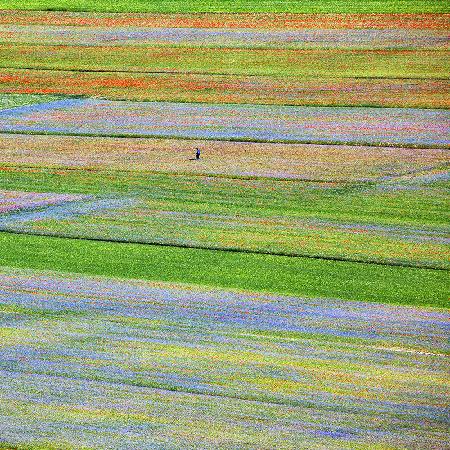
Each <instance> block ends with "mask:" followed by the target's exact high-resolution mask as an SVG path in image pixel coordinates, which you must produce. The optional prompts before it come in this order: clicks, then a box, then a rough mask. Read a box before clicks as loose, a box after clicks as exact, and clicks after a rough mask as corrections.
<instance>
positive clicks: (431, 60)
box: [0, 43, 449, 79]
mask: <svg viewBox="0 0 450 450" xmlns="http://www.w3.org/2000/svg"><path fill="white" fill-rule="evenodd" d="M132 49H133V50H132V51H131V47H129V46H128V47H88V46H84V47H73V46H60V45H53V46H50V45H47V46H42V45H25V44H24V45H14V44H6V43H2V44H0V65H1V66H5V67H9V68H13V67H16V68H25V67H34V68H36V69H43V68H47V69H64V70H66V69H85V70H86V69H87V70H95V71H99V70H107V71H114V70H123V71H127V70H128V71H136V72H147V71H148V72H154V73H158V72H162V73H177V72H180V73H182V72H184V73H195V74H202V73H209V74H214V75H259V76H286V77H293V76H295V77H311V76H321V77H331V76H333V77H385V78H401V77H412V78H424V79H427V78H448V67H449V63H448V57H447V55H448V52H447V51H445V50H408V51H407V50H387V51H378V50H367V51H356V50H336V49H333V50H284V49H274V50H260V49H251V50H248V49H226V48H223V49H217V48H215V49H208V48H190V47H187V48H184V47H183V48H179V47H167V48H151V47H133V48H132Z"/></svg>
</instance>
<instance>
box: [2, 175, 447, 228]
mask: <svg viewBox="0 0 450 450" xmlns="http://www.w3.org/2000/svg"><path fill="white" fill-rule="evenodd" d="M321 186H322V185H321V184H320V183H305V182H302V181H275V180H270V179H268V180H244V179H243V180H234V179H233V180H230V179H226V178H220V177H202V176H189V175H180V176H177V175H168V174H147V173H140V174H133V173H130V172H115V171H104V172H91V171H85V170H80V171H78V170H64V169H45V168H43V169H41V168H32V169H26V168H23V169H13V170H0V189H5V190H18V191H35V192H57V193H71V194H102V195H109V194H112V195H116V194H117V195H126V196H133V197H134V196H137V197H139V198H142V199H145V201H146V202H147V204H148V205H149V206H151V207H152V208H154V209H155V210H166V211H180V212H183V211H186V212H191V213H205V214H229V215H239V216H242V217H245V216H252V217H262V218H264V217H284V218H286V219H294V218H296V219H299V218H317V219H323V220H335V221H347V222H352V223H357V222H360V223H375V224H384V225H405V226H406V225H410V226H421V227H429V228H438V229H447V224H448V220H449V213H448V183H445V182H439V183H435V184H430V185H424V186H421V187H420V189H412V190H408V189H398V190H382V189H378V188H377V186H376V184H374V183H353V184H337V185H336V186H334V187H328V188H326V187H325V188H323V187H321Z"/></svg>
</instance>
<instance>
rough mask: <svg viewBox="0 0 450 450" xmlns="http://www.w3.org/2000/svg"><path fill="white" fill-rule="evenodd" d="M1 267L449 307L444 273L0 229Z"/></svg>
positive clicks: (445, 273)
mask: <svg viewBox="0 0 450 450" xmlns="http://www.w3.org/2000/svg"><path fill="white" fill-rule="evenodd" d="M0 247H1V248H2V252H1V255H0V265H2V266H8V267H17V268H29V269H35V270H54V271H64V272H71V273H83V274H89V275H104V276H110V277H118V278H136V279H144V280H153V281H167V282H176V283H191V284H197V285H205V286H213V287H214V286H216V287H221V288H234V289H239V290H247V291H261V292H273V293H279V294H290V295H297V296H308V297H323V298H341V299H344V300H361V301H377V302H385V303H394V304H403V305H416V306H435V307H448V306H449V305H448V300H447V292H448V273H447V272H443V271H433V270H427V269H413V268H405V267H389V266H377V265H370V264H362V263H349V262H336V261H319V260H310V259H304V258H289V257H282V256H269V255H254V254H240V253H227V252H222V251H210V250H198V249H180V248H165V247H156V246H147V245H138V244H118V243H109V242H95V241H83V240H73V239H62V238H53V237H43V236H28V235H15V234H9V233H0Z"/></svg>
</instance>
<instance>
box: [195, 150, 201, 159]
mask: <svg viewBox="0 0 450 450" xmlns="http://www.w3.org/2000/svg"><path fill="white" fill-rule="evenodd" d="M195 150H196V152H195V159H200V149H199V148H196V149H195Z"/></svg>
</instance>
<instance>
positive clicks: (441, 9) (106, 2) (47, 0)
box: [0, 0, 450, 14]
mask: <svg viewBox="0 0 450 450" xmlns="http://www.w3.org/2000/svg"><path fill="white" fill-rule="evenodd" d="M0 9H18V10H46V11H96V12H152V13H172V14H175V13H191V12H231V13H233V12H236V13H238V12H245V13H248V12H253V13H268V12H274V13H341V14H344V13H348V14H360V13H374V14H376V13H378V14H379V13H448V12H450V6H449V4H448V2H447V1H445V0H433V1H427V0H416V1H413V0H390V1H385V0H365V1H364V0H353V1H352V2H342V1H337V0H319V1H317V0H288V1H285V0H271V1H269V0H264V1H259V2H255V1H253V0H237V1H231V0H212V1H209V2H204V1H202V0H188V1H184V0H162V1H161V0H116V1H115V2H114V3H112V2H111V1H110V0H27V2H23V1H22V0H2V1H0Z"/></svg>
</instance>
